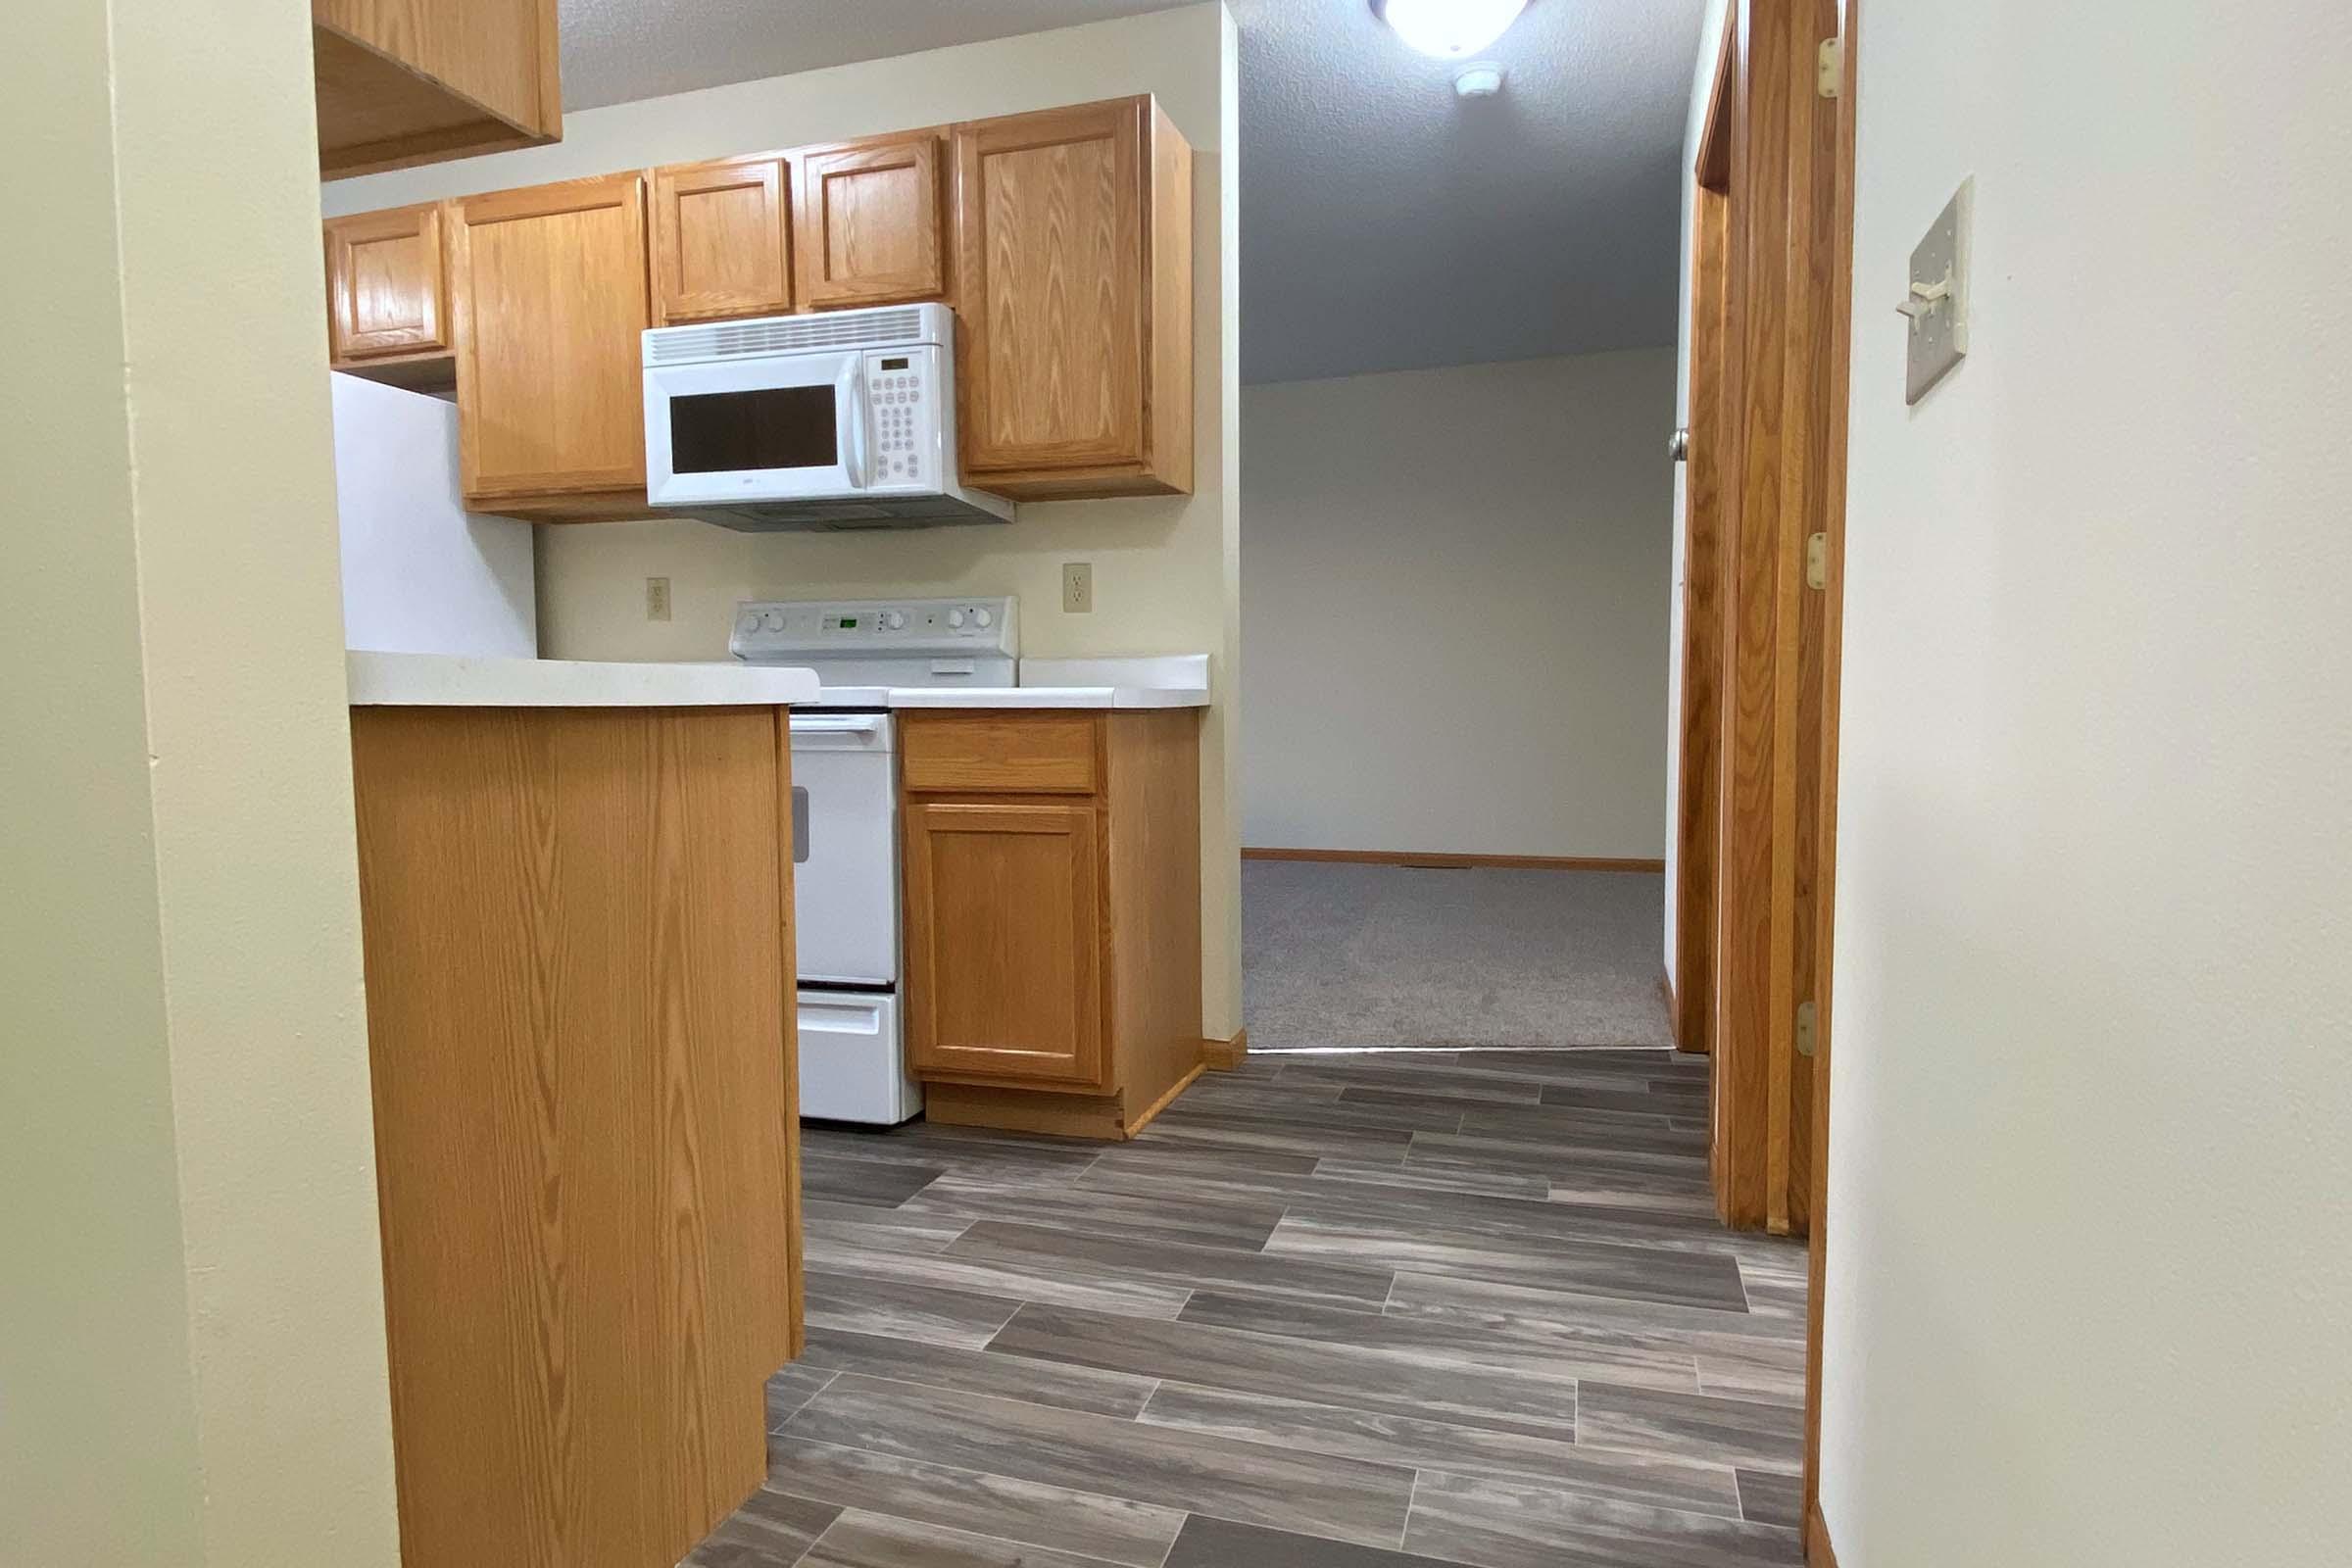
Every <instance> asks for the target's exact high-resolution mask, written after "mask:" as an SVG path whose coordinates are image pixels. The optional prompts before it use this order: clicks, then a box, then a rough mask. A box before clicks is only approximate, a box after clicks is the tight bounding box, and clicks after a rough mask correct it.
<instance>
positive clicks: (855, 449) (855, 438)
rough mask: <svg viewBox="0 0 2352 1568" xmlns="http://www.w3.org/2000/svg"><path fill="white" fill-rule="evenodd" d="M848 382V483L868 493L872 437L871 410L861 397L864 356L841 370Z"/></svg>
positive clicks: (863, 386)
mask: <svg viewBox="0 0 2352 1568" xmlns="http://www.w3.org/2000/svg"><path fill="white" fill-rule="evenodd" d="M842 380H843V381H845V382H847V383H848V387H847V390H848V393H849V399H850V419H849V424H850V452H849V458H850V465H849V466H850V483H851V484H852V485H853V486H854V487H856V488H857V489H859V490H868V489H871V488H872V487H873V483H874V466H873V452H872V450H871V447H872V435H871V432H870V429H869V426H870V424H871V422H872V420H873V417H874V414H873V409H872V407H871V406H870V405H869V404H868V403H867V402H866V397H865V356H863V355H862V354H860V355H856V356H854V357H852V359H851V361H850V368H848V369H846V370H844V371H842Z"/></svg>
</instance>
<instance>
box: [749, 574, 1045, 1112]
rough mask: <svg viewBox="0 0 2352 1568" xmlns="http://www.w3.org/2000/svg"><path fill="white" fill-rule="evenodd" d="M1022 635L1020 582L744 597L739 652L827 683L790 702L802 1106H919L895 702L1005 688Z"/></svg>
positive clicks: (1016, 671)
mask: <svg viewBox="0 0 2352 1568" xmlns="http://www.w3.org/2000/svg"><path fill="white" fill-rule="evenodd" d="M1019 646H1020V644H1019V606H1018V604H1017V602H1016V601H1014V600H1012V599H1009V598H1004V599H978V598H975V599H894V600H879V601H838V600H829V601H823V602H817V603H805V604H795V603H773V602H761V603H757V604H746V605H743V606H740V607H738V609H737V611H736V615H735V629H734V634H733V636H732V637H731V638H730V639H729V640H728V650H729V651H730V652H731V653H733V654H734V656H735V657H736V658H737V659H738V660H741V661H743V662H746V663H757V664H795V665H803V666H806V667H808V668H810V669H814V670H815V671H816V672H817V678H818V679H819V680H820V681H822V682H823V683H824V690H823V691H822V693H821V694H820V696H819V698H818V701H817V704H816V705H815V706H813V707H809V708H797V709H795V710H794V711H793V714H792V846H793V849H792V858H793V878H794V896H793V921H794V925H795V926H796V928H797V929H798V931H799V936H800V976H801V993H800V1026H801V1027H800V1037H801V1114H802V1115H803V1116H806V1117H812V1118H816V1119H820V1120H831V1121H850V1122H866V1123H872V1124H876V1125H881V1126H892V1125H896V1124H897V1123H899V1122H903V1121H906V1120H907V1119H908V1118H909V1117H911V1116H913V1115H915V1114H917V1113H918V1112H919V1111H921V1109H922V1108H923V1092H922V1086H921V1085H919V1084H917V1083H916V1082H915V1081H914V1079H913V1077H912V1076H911V1075H909V1074H908V1072H907V1058H906V1050H905V1042H904V1036H903V1032H902V1030H901V1027H900V1011H899V981H900V976H901V946H900V923H901V922H900V906H899V792H898V769H897V761H896V759H897V743H898V736H897V733H896V726H895V724H894V723H893V721H892V718H891V709H892V707H893V706H894V698H899V699H904V697H905V696H906V694H907V693H908V692H910V691H935V690H937V691H944V690H951V689H953V690H963V691H985V692H994V693H1002V694H1006V700H1007V701H1009V700H1011V699H1010V696H1009V694H1010V693H1011V691H1012V689H1013V687H1014V685H1015V681H1016V679H1017V677H1018V674H1019V669H1020V666H1019V662H1018V659H1017V654H1018V650H1019ZM900 706H903V702H902V703H901V704H900Z"/></svg>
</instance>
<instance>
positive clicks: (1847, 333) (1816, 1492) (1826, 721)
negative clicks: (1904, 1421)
mask: <svg viewBox="0 0 2352 1568" xmlns="http://www.w3.org/2000/svg"><path fill="white" fill-rule="evenodd" d="M1861 5H1862V0H1838V5H1837V9H1838V13H1839V15H1838V31H1837V34H1836V35H1837V37H1838V39H1839V60H1838V99H1837V103H1838V124H1837V130H1836V141H1835V146H1834V151H1833V155H1832V156H1833V160H1834V163H1835V166H1836V172H1835V177H1834V180H1833V183H1832V189H1831V200H1830V219H1829V221H1830V227H1831V234H1832V243H1831V249H1830V263H1831V265H1830V298H1831V302H1832V309H1831V312H1830V336H1829V346H1828V357H1829V375H1830V393H1831V396H1830V401H1829V421H1828V441H1827V450H1826V453H1825V458H1826V462H1827V473H1828V481H1829V482H1828V488H1827V489H1826V491H1825V492H1824V497H1823V503H1824V516H1823V519H1822V526H1823V528H1824V529H1825V530H1826V532H1827V533H1828V536H1829V547H1828V550H1827V552H1826V557H1827V569H1826V573H1825V575H1826V578H1827V581H1826V583H1825V585H1824V588H1823V618H1824V635H1823V668H1822V725H1821V766H1822V776H1823V779H1824V781H1825V784H1826V787H1825V788H1824V789H1823V790H1822V792H1821V865H1820V887H1821V895H1820V899H1819V902H1818V906H1817V909H1816V918H1817V920H1818V923H1819V941H1818V943H1817V946H1816V950H1815V961H1816V970H1815V975H1814V996H1815V998H1816V1002H1817V1007H1818V1022H1817V1025H1816V1031H1817V1045H1816V1048H1815V1054H1814V1058H1813V1104H1812V1121H1813V1169H1812V1195H1811V1196H1812V1219H1813V1223H1812V1227H1811V1230H1810V1233H1809V1235H1808V1238H1807V1241H1808V1246H1807V1249H1806V1250H1807V1253H1808V1256H1807V1259H1806V1270H1805V1273H1806V1289H1805V1481H1804V1505H1805V1511H1804V1526H1803V1528H1804V1542H1805V1560H1806V1561H1807V1563H1809V1564H1811V1565H1813V1568H1837V1563H1838V1554H1837V1551H1836V1549H1835V1548H1834V1547H1832V1545H1831V1544H1830V1530H1829V1525H1828V1522H1827V1521H1826V1520H1824V1519H1823V1517H1822V1512H1821V1384H1822V1378H1821V1368H1822V1351H1823V1343H1822V1338H1823V1337H1822V1323H1823V1304H1824V1303H1823V1297H1824V1296H1825V1294H1826V1291H1827V1285H1828V1277H1827V1272H1828V1257H1829V1224H1828V1218H1829V1203H1830V1159H1829V1154H1830V1090H1831V1082H1830V1033H1831V1031H1830V1002H1831V995H1832V992H1831V985H1830V979H1831V959H1832V957H1833V956H1834V954H1833V953H1832V948H1833V946H1834V943H1833V937H1834V934H1835V931H1836V913H1837V891H1838V874H1837V873H1838V713H1839V699H1840V695H1841V691H1842V684H1841V672H1842V670H1843V667H1844V657H1845V499H1846V462H1847V445H1846V434H1847V428H1846V426H1847V417H1848V412H1849V410H1850V407H1851V403H1852V376H1853V338H1854V177H1855V163H1854V148H1855V120H1856V116H1857V113H1858V110H1859V106H1860V97H1861V32H1860V20H1861V16H1860V14H1861Z"/></svg>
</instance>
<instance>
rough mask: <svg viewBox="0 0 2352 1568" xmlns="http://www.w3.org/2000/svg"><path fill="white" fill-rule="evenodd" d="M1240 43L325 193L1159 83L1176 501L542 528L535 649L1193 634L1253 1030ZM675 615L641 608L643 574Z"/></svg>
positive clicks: (1205, 883)
mask: <svg viewBox="0 0 2352 1568" xmlns="http://www.w3.org/2000/svg"><path fill="white" fill-rule="evenodd" d="M1233 52H1234V39H1233V30H1232V22H1231V19H1230V17H1229V16H1228V15H1227V13H1226V11H1225V8H1224V7H1223V5H1221V4H1209V5H1198V6H1191V7H1187V8H1184V9H1181V10H1176V11H1166V12H1158V13H1155V14H1152V15H1150V16H1144V17H1137V18H1132V19H1128V20H1123V21H1115V22H1103V23H1096V24H1092V25H1086V26H1081V27H1070V28H1064V29H1062V30H1060V31H1055V32H1046V33H1036V34H1032V35H1029V36H1026V37H1018V38H1007V39H1003V40H999V41H996V42H992V43H983V44H971V45H966V46H963V47H960V48H955V49H942V50H936V51H933V52H930V53H927V54H920V55H910V56H906V57H903V58H900V59H895V60H877V61H870V62H866V63H864V64H860V65H854V66H843V67H839V68H836V69H833V70H829V71H816V72H809V73H805V74H802V75H797V76H785V77H777V78H773V79H769V80H765V81H754V82H744V83H740V84H738V85H735V86H729V87H714V88H710V89H708V90H705V91H701V92H691V93H681V94H678V95H676V96H674V97H669V98H660V99H651V100H647V101H645V102H642V103H634V104H621V105H616V106H614V107H613V108H609V109H592V110H587V111H583V112H582V113H579V114H575V115H571V116H567V117H566V118H565V120H564V141H563V142H562V143H561V144H559V145H556V146H551V147H542V148H530V149H526V150H524V151H520V152H515V153H502V154H496V155H493V156H491V157H487V158H476V159H470V160H466V161H465V162H462V163H457V164H446V165H440V166H436V167H433V168H429V169H419V170H408V171H402V172H395V173H390V174H377V175H370V176H368V177H366V178H361V179H351V180H344V181H340V182H338V183H336V184H333V185H330V186H328V187H327V191H326V209H327V211H328V212H330V213H345V212H359V211H366V210H368V209H371V208H378V207H389V206H395V205H398V204H401V203H404V202H414V201H424V200H430V199H433V198H436V197H441V196H449V195H461V194H467V193H471V192H474V191H481V190H495V189H500V188H504V187H507V186H512V185H523V184H532V183H537V182H539V181H542V180H551V179H564V178H569V177H572V176H575V175H582V174H591V173H603V172H610V171H613V170H615V169H628V168H635V167H645V166H651V165H657V164H663V163H672V162H678V161H682V160H686V159H694V158H705V157H711V156H716V155H719V154H724V153H736V152H746V151H750V150H753V149H756V148H762V147H788V146H793V145H796V144H800V143H806V142H812V141H819V140H823V139H826V138H830V137H837V136H850V135H862V134H866V133H868V132H875V131H885V130H896V129H904V128H906V127H907V126H909V125H918V124H927V123H937V122H945V121H954V120H963V119H977V118H983V117H986V116H990V115H1000V114H1009V113H1014V112H1017V111H1021V110H1027V109H1042V108H1048V107H1052V106H1054V105H1058V104H1068V103H1082V102H1087V101H1089V100H1093V99H1099V98H1109V97H1117V96H1121V95H1124V94H1130V93H1139V92H1152V93H1155V94H1157V95H1158V97H1159V100H1160V102H1161V103H1162V105H1164V106H1165V107H1166V109H1167V111H1168V113H1169V115H1170V117H1171V118H1172V119H1173V120H1174V121H1175V122H1176V124H1177V127H1178V128H1179V129H1180V130H1182V131H1183V132H1184V135H1185V138H1186V139H1187V140H1188V141H1190V142H1191V143H1192V145H1193V148H1194V150H1195V152H1196V153H1198V154H1199V155H1200V156H1199V160H1198V163H1197V165H1196V186H1197V189H1196V200H1195V223H1196V229H1195V233H1196V238H1197V246H1196V255H1197V264H1196V270H1195V278H1196V284H1195V307H1196V317H1197V326H1198V333H1199V336H1198V347H1197V350H1196V358H1195V375H1196V381H1195V385H1196V389H1197V398H1198V403H1197V414H1196V420H1197V430H1198V437H1199V466H1198V468H1197V486H1198V487H1197V490H1196V493H1195V494H1193V495H1192V496H1190V497H1185V498H1179V499H1168V500H1131V501H1108V502H1064V503H1057V504H1054V505H1034V506H1028V507H1024V508H1023V509H1022V511H1021V520H1020V521H1019V522H1017V523H1014V524H1013V525H1011V526H1009V527H1005V528H954V529H940V530H933V531H926V532H915V533H907V534H892V535H889V536H874V535H839V536H808V535H803V536H792V535H752V534H738V533H730V532H727V531H725V530H723V529H718V528H711V527H708V526H706V525H704V524H701V523H694V522H643V523H614V524H601V525H597V526H593V527H575V528H543V529H541V530H540V536H539V572H540V622H541V624H540V646H541V649H542V651H543V652H545V653H546V654H547V655H548V656H549V657H551V658H558V659H723V658H725V657H726V638H727V627H728V623H729V620H730V618H731V617H730V612H731V611H732V609H733V607H734V605H735V603H736V601H738V600H740V599H745V598H760V597H779V598H781V597H825V596H844V597H848V596H866V595H872V596H876V597H880V596H887V595H900V594H933V595H946V594H956V593H1009V594H1016V595H1018V596H1019V598H1020V600H1021V635H1022V651H1023V652H1024V653H1027V654H1033V655H1040V656H1045V657H1057V656H1079V655H1095V654H1152V653H1204V654H1209V655H1212V656H1214V657H1215V662H1216V675H1215V680H1216V683H1217V699H1216V706H1215V708H1214V709H1212V710H1211V711H1210V713H1209V714H1208V717H1207V721H1206V724H1205V728H1204V730H1203V745H1202V751H1201V783H1202V790H1201V795H1202V803H1203V804H1202V821H1201V853H1202V892H1203V907H1202V911H1201V922H1202V936H1203V951H1204V955H1205V958H1204V974H1203V981H1204V985H1203V1012H1204V1017H1203V1020H1202V1026H1203V1029H1204V1031H1205V1032H1206V1033H1209V1034H1211V1035H1216V1036H1219V1037H1225V1036H1230V1035H1231V1034H1232V1033H1233V1032H1234V1030H1235V1029H1237V1028H1238V1027H1240V1022H1241V1018H1240V1011H1241V997H1240V973H1241V945H1240V920H1239V903H1240V892H1241V882H1240V862H1239V859H1238V836H1237V830H1236V820H1235V818H1236V812H1235V809H1234V790H1233V785H1232V779H1231V769H1232V767H1233V765H1234V763H1233V753H1234V750H1235V741H1236V735H1237V730H1236V724H1237V720H1238V714H1239V711H1240V708H1239V703H1238V702H1237V700H1236V698H1237V683H1236V675H1237V672H1238V668H1239V657H1240V610H1239V605H1238V602H1237V599H1236V594H1237V592H1238V589H1237V585H1236V581H1235V574H1236V570H1237V567H1236V563H1235V552H1236V549H1237V546H1238V540H1239V532H1238V530H1239V527H1240V518H1239V507H1238V505H1237V501H1236V495H1235V479H1234V465H1235V463H1236V462H1237V460H1238V454H1237V453H1236V451H1235V450H1234V444H1233V437H1234V419H1235V417H1236V407H1237V405H1238V401H1239V399H1238V384H1237V376H1238V367H1239V364H1240V361H1239V356H1238V354H1237V353H1236V352H1235V341H1236V340H1235V336H1234V334H1235V331H1236V321H1237V319H1238V312H1239V307H1240V301H1239V297H1238V291H1237V289H1236V286H1235V283H1236V277H1237V266H1236V254H1237V253H1236V244H1237V235H1238V231H1237V226H1236V221H1235V220H1236V215H1237V213H1238V196H1239V185H1238V182H1237V179H1236V175H1235V143H1234V138H1233V137H1232V136H1231V134H1230V131H1231V127H1232V118H1233V114H1234V109H1233V82H1232V60H1233ZM1067 561H1087V562H1091V563H1093V564H1094V568H1095V610H1094V613H1092V614H1088V615H1066V614H1064V613H1062V612H1061V609H1060V602H1061V593H1060V567H1061V564H1062V563H1063V562H1067ZM647 577H667V578H669V580H670V591H671V599H672V606H673V609H672V617H673V618H672V619H671V620H669V621H668V622H665V623H654V622H649V621H647V620H646V618H645V579H646V578H647Z"/></svg>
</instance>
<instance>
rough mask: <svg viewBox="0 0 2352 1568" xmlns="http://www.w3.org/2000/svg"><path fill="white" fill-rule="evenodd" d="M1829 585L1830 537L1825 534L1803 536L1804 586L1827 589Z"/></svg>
mask: <svg viewBox="0 0 2352 1568" xmlns="http://www.w3.org/2000/svg"><path fill="white" fill-rule="evenodd" d="M1829 585H1830V536H1829V535H1828V534H1826V533H1809V534H1807V535H1805V586H1806V587H1808V588H1827V587H1828V586H1829Z"/></svg>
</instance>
